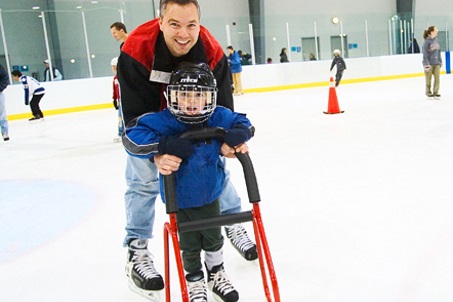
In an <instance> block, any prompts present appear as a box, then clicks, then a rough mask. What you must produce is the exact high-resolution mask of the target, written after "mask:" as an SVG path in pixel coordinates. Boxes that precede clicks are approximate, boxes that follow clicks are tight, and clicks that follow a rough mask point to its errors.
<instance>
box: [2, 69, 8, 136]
mask: <svg viewBox="0 0 453 302" xmlns="http://www.w3.org/2000/svg"><path fill="white" fill-rule="evenodd" d="M8 85H9V78H8V73H7V72H6V70H5V68H3V66H2V65H0V130H1V132H2V137H3V140H4V141H8V140H9V135H8V116H7V115H6V106H5V94H4V93H3V90H5V89H6V87H8Z"/></svg>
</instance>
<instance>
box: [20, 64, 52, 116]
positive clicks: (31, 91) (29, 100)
mask: <svg viewBox="0 0 453 302" xmlns="http://www.w3.org/2000/svg"><path fill="white" fill-rule="evenodd" d="M11 75H12V76H13V80H14V81H17V82H21V83H22V85H24V92H25V106H28V104H30V108H31V113H32V114H33V117H32V118H31V119H29V121H36V120H40V119H44V114H43V113H42V111H41V108H40V107H39V103H40V102H41V99H42V97H43V96H44V93H45V92H46V91H45V89H44V87H43V86H41V83H40V82H38V81H37V80H36V79H35V78H32V77H30V76H26V75H23V74H22V73H21V72H20V71H19V70H13V72H11Z"/></svg>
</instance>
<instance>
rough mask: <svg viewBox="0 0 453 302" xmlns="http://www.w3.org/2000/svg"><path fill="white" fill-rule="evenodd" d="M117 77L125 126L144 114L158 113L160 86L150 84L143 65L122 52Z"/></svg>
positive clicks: (147, 72) (148, 75)
mask: <svg viewBox="0 0 453 302" xmlns="http://www.w3.org/2000/svg"><path fill="white" fill-rule="evenodd" d="M117 75H118V82H119V83H120V97H121V106H122V113H123V120H124V123H125V125H127V124H128V123H129V122H130V121H131V120H132V119H134V118H136V117H138V116H140V115H142V114H144V113H147V112H158V111H159V108H160V93H161V89H162V84H159V83H155V82H150V81H149V77H150V72H149V71H148V70H147V69H146V68H145V67H144V66H143V65H141V64H140V63H139V62H137V61H136V60H135V59H134V58H132V57H130V56H129V55H128V54H126V53H124V52H122V53H121V55H120V56H119V58H118V69H117Z"/></svg>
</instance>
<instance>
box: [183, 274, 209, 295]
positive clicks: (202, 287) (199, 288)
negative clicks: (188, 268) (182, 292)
mask: <svg viewBox="0 0 453 302" xmlns="http://www.w3.org/2000/svg"><path fill="white" fill-rule="evenodd" d="M186 281H187V291H188V292H189V302H207V301H208V294H207V290H206V282H205V281H204V275H203V272H202V271H200V272H198V273H192V274H187V275H186Z"/></svg>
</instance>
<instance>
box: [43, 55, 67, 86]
mask: <svg viewBox="0 0 453 302" xmlns="http://www.w3.org/2000/svg"><path fill="white" fill-rule="evenodd" d="M43 63H44V65H46V69H45V70H44V82H49V81H60V80H63V75H62V74H61V72H60V71H59V70H58V69H56V68H55V67H52V70H53V73H52V75H51V74H50V65H49V60H47V59H46V60H44V62H43ZM52 78H53V79H52Z"/></svg>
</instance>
